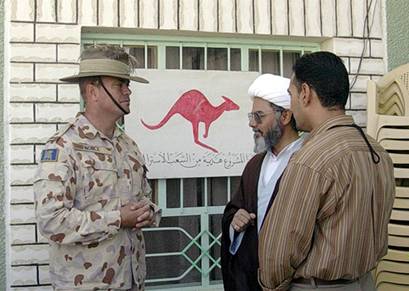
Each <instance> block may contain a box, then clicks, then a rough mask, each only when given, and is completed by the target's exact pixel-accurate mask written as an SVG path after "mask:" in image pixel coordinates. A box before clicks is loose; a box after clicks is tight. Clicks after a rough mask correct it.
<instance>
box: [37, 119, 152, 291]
mask: <svg viewBox="0 0 409 291" xmlns="http://www.w3.org/2000/svg"><path fill="white" fill-rule="evenodd" d="M145 174H146V168H145V166H144V161H143V157H142V155H141V153H140V152H139V149H138V147H137V145H136V144H135V142H134V141H133V140H131V138H130V137H128V136H127V135H126V134H125V133H123V132H122V131H121V130H119V129H118V128H116V129H115V132H114V135H113V137H112V138H111V139H109V138H107V137H106V136H104V135H103V134H102V133H101V132H100V131H98V130H97V129H95V127H94V126H93V125H92V124H91V123H90V122H89V121H88V120H87V118H86V117H85V116H84V115H82V114H79V115H78V116H77V118H76V120H75V121H74V122H73V123H71V124H69V125H68V126H67V128H65V129H63V130H62V131H60V132H59V133H57V134H56V135H54V136H53V137H52V138H51V139H50V140H49V141H48V142H47V144H46V147H45V149H44V150H43V152H42V156H41V162H40V165H39V169H38V171H37V173H36V177H35V180H34V193H35V200H36V215H37V221H38V225H39V228H40V232H41V233H42V234H43V235H44V236H45V237H46V238H48V240H49V242H50V246H51V247H50V276H51V281H52V282H53V284H54V288H55V289H56V290H71V289H76V290H78V289H79V290H98V289H120V290H127V289H130V288H132V286H134V287H135V285H136V287H137V290H143V289H144V278H145V275H146V265H145V242H144V238H143V235H142V231H141V230H131V229H129V228H127V229H124V228H120V222H121V218H120V211H119V209H120V207H121V205H124V204H126V203H127V202H128V201H135V202H136V201H139V200H141V199H148V198H147V196H149V195H150V194H151V188H150V186H149V184H148V182H147V179H146V176H145ZM149 203H150V204H151V205H152V208H153V209H155V221H156V225H158V223H159V219H160V210H159V209H158V207H157V206H156V205H154V204H153V203H152V202H150V201H149Z"/></svg>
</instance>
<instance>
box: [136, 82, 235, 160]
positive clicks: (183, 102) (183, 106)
mask: <svg viewBox="0 0 409 291" xmlns="http://www.w3.org/2000/svg"><path fill="white" fill-rule="evenodd" d="M222 98H223V99H224V102H223V103H222V104H220V105H219V106H217V107H214V106H213V105H212V104H210V102H209V100H207V98H206V96H204V95H203V94H202V92H200V91H199V90H190V91H187V92H185V93H183V95H182V96H180V97H179V99H178V100H177V101H176V102H175V104H173V106H172V107H171V108H170V110H169V112H168V113H167V114H166V115H165V117H164V118H163V119H162V120H161V121H160V122H159V123H158V124H156V125H149V124H146V123H145V122H144V121H143V120H142V119H141V122H142V124H143V125H144V126H145V127H147V128H148V129H151V130H153V129H158V128H161V127H162V126H164V125H165V124H166V123H167V122H168V120H169V119H170V118H171V117H172V116H173V115H175V114H177V113H178V114H180V115H182V116H183V117H184V118H185V119H186V120H187V121H189V122H190V123H191V124H192V128H193V138H194V142H195V143H196V144H198V145H200V146H202V147H204V148H207V149H209V150H211V151H213V152H215V153H217V152H218V151H217V150H216V149H215V148H212V147H211V146H208V145H206V144H204V143H202V142H200V141H199V123H200V122H203V123H204V124H205V133H204V135H203V137H204V138H207V136H208V134H209V127H210V125H211V124H212V122H213V121H215V120H216V119H218V118H219V117H220V116H221V115H222V114H223V112H224V111H230V110H238V109H240V107H239V106H238V105H237V104H236V103H234V102H233V101H232V100H230V99H229V98H227V97H225V96H222Z"/></svg>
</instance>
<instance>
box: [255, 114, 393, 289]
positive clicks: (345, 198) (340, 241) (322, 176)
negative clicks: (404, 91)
mask: <svg viewBox="0 0 409 291" xmlns="http://www.w3.org/2000/svg"><path fill="white" fill-rule="evenodd" d="M352 123H353V119H352V117H350V116H346V115H341V116H337V117H334V118H330V119H328V120H327V121H326V122H324V123H323V124H322V125H321V126H320V127H319V128H317V129H315V130H314V131H312V132H311V135H310V137H309V138H308V139H307V140H306V142H305V144H304V146H303V147H302V148H301V149H300V150H299V151H298V152H297V153H295V154H294V155H293V157H292V158H291V160H290V163H289V164H288V166H287V169H286V171H285V173H284V176H283V178H282V180H281V183H280V186H279V187H280V189H279V192H278V194H277V197H276V200H275V201H274V204H273V206H272V207H271V209H270V211H269V212H268V213H267V215H266V218H265V222H264V225H263V227H262V229H261V232H260V236H259V261H260V269H259V281H260V283H261V285H262V286H263V290H287V288H288V286H289V283H290V282H291V280H292V278H299V277H302V278H311V277H314V278H319V279H322V280H335V279H341V278H343V279H355V278H358V277H360V276H361V275H363V274H365V273H366V272H368V271H369V270H371V269H373V268H374V267H375V266H376V263H377V261H378V260H379V259H380V258H381V257H382V256H384V255H385V254H386V250H387V224H388V221H389V217H390V214H391V211H392V204H393V199H394V196H395V181H394V176H393V164H392V160H391V159H390V157H389V154H388V153H387V152H386V151H385V150H384V149H383V148H382V147H381V146H380V145H379V144H378V143H377V142H376V141H374V140H373V139H372V138H370V137H368V140H369V141H370V143H371V145H372V147H373V148H374V149H375V151H376V152H377V153H378V154H379V156H380V162H379V163H378V164H375V163H374V162H373V161H372V156H371V153H370V151H369V148H368V146H367V145H366V143H365V141H364V139H363V137H362V136H361V134H360V133H359V132H358V130H357V129H356V128H351V127H337V128H331V127H333V126H334V125H340V124H341V125H348V124H352Z"/></svg>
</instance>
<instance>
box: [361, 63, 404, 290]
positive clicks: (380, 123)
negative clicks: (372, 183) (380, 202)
mask: <svg viewBox="0 0 409 291" xmlns="http://www.w3.org/2000/svg"><path fill="white" fill-rule="evenodd" d="M367 93H368V107H367V117H368V120H367V133H368V134H369V135H371V136H372V137H373V138H374V139H376V140H377V141H379V142H380V144H381V145H382V146H383V147H384V148H385V149H386V150H387V151H388V152H389V153H390V155H391V158H392V161H393V164H394V174H395V180H396V186H397V187H396V197H395V201H394V205H393V210H392V215H391V220H390V223H389V227H388V232H389V236H388V237H389V241H388V254H387V255H386V256H385V257H384V258H383V259H382V261H381V262H380V263H379V265H378V267H377V269H376V271H375V279H376V285H377V288H378V290H383V291H395V290H409V64H406V65H403V66H401V67H399V68H397V69H395V70H393V71H391V72H389V73H388V74H386V75H385V76H383V77H382V78H381V79H379V80H378V81H377V82H374V81H369V82H368V91H367Z"/></svg>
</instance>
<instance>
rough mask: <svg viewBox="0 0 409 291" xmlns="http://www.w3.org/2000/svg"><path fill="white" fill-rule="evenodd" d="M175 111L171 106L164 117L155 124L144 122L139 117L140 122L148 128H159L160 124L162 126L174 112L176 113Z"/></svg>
mask: <svg viewBox="0 0 409 291" xmlns="http://www.w3.org/2000/svg"><path fill="white" fill-rule="evenodd" d="M176 113H177V112H176V111H175V110H174V108H173V107H172V108H171V109H170V110H169V112H168V113H167V114H166V115H165V117H164V118H163V119H162V120H161V121H160V122H159V123H158V124H155V125H150V124H147V123H145V122H144V121H143V120H142V118H141V122H142V124H143V125H144V126H145V127H146V128H148V129H152V130H153V129H158V128H161V127H162V126H164V125H165V124H166V123H167V122H168V120H169V119H170V118H171V117H172V116H173V115H174V114H176Z"/></svg>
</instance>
